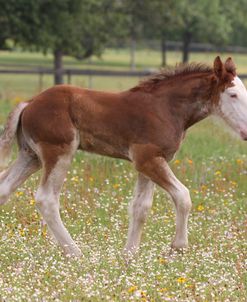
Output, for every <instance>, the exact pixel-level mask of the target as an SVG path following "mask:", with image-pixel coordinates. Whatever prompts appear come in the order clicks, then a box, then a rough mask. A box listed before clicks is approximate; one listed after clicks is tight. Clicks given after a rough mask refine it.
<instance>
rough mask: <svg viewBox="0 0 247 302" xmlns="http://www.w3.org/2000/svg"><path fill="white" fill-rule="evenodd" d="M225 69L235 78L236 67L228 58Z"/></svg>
mask: <svg viewBox="0 0 247 302" xmlns="http://www.w3.org/2000/svg"><path fill="white" fill-rule="evenodd" d="M225 69H226V71H227V72H230V73H231V74H232V75H233V76H236V66H235V64H234V62H233V60H232V58H231V57H229V58H228V59H227V60H226V62H225Z"/></svg>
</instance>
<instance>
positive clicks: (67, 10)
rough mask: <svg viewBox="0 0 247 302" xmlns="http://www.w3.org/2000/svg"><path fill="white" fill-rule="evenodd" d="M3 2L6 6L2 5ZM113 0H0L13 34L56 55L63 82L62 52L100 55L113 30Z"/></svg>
mask: <svg viewBox="0 0 247 302" xmlns="http://www.w3.org/2000/svg"><path fill="white" fill-rule="evenodd" d="M1 4H3V6H2V5H1ZM113 4H114V2H113V1H110V0H18V1H15V0H9V1H6V2H5V1H3V0H0V5H1V15H5V16H6V18H7V20H8V24H9V28H10V36H11V37H12V39H14V41H16V43H18V44H19V45H21V46H23V47H26V48H28V49H35V50H40V51H43V52H47V51H52V53H53V55H54V82H55V83H56V84H60V83H62V82H63V60H62V59H63V55H72V56H75V57H78V58H81V59H83V58H87V57H89V56H91V55H93V54H97V55H98V54H100V53H101V52H102V50H103V48H104V46H105V44H106V42H107V41H108V37H109V35H110V33H112V31H110V30H109V27H110V26H112V25H113V24H112V23H113V22H112V17H111V14H110V11H111V7H112V5H113Z"/></svg>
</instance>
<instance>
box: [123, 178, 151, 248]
mask: <svg viewBox="0 0 247 302" xmlns="http://www.w3.org/2000/svg"><path fill="white" fill-rule="evenodd" d="M153 191H154V183H153V182H152V181H151V180H150V179H149V178H147V177H146V176H144V175H143V174H141V173H140V174H139V175H138V179H137V182H136V186H135V191H134V197H133V199H132V201H131V203H130V206H129V215H130V222H129V230H128V239H127V243H126V246H125V248H124V252H125V253H128V252H131V253H134V252H135V251H136V250H137V248H138V247H139V244H140V240H141V234H142V229H143V226H144V223H145V221H146V219H147V216H148V212H149V209H150V208H151V206H152V202H153Z"/></svg>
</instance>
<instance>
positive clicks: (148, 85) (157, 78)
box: [131, 63, 213, 90]
mask: <svg viewBox="0 0 247 302" xmlns="http://www.w3.org/2000/svg"><path fill="white" fill-rule="evenodd" d="M210 72H213V68H212V67H210V66H209V65H207V64H203V63H189V64H188V63H185V64H184V63H180V64H177V65H176V66H175V67H166V68H163V69H161V70H160V71H159V72H157V73H155V74H154V75H151V76H150V77H148V78H146V79H144V80H141V81H140V83H139V84H138V85H137V86H135V87H133V88H132V89H131V90H139V89H144V90H152V89H153V88H154V86H156V85H157V84H160V82H163V81H166V80H170V79H173V78H176V77H178V76H185V75H189V74H195V73H210Z"/></svg>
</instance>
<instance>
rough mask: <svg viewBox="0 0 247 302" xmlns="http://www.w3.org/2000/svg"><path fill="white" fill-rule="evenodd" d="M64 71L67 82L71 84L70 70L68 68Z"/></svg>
mask: <svg viewBox="0 0 247 302" xmlns="http://www.w3.org/2000/svg"><path fill="white" fill-rule="evenodd" d="M66 73H67V83H68V84H71V72H70V70H69V69H68V70H67V72H66Z"/></svg>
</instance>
